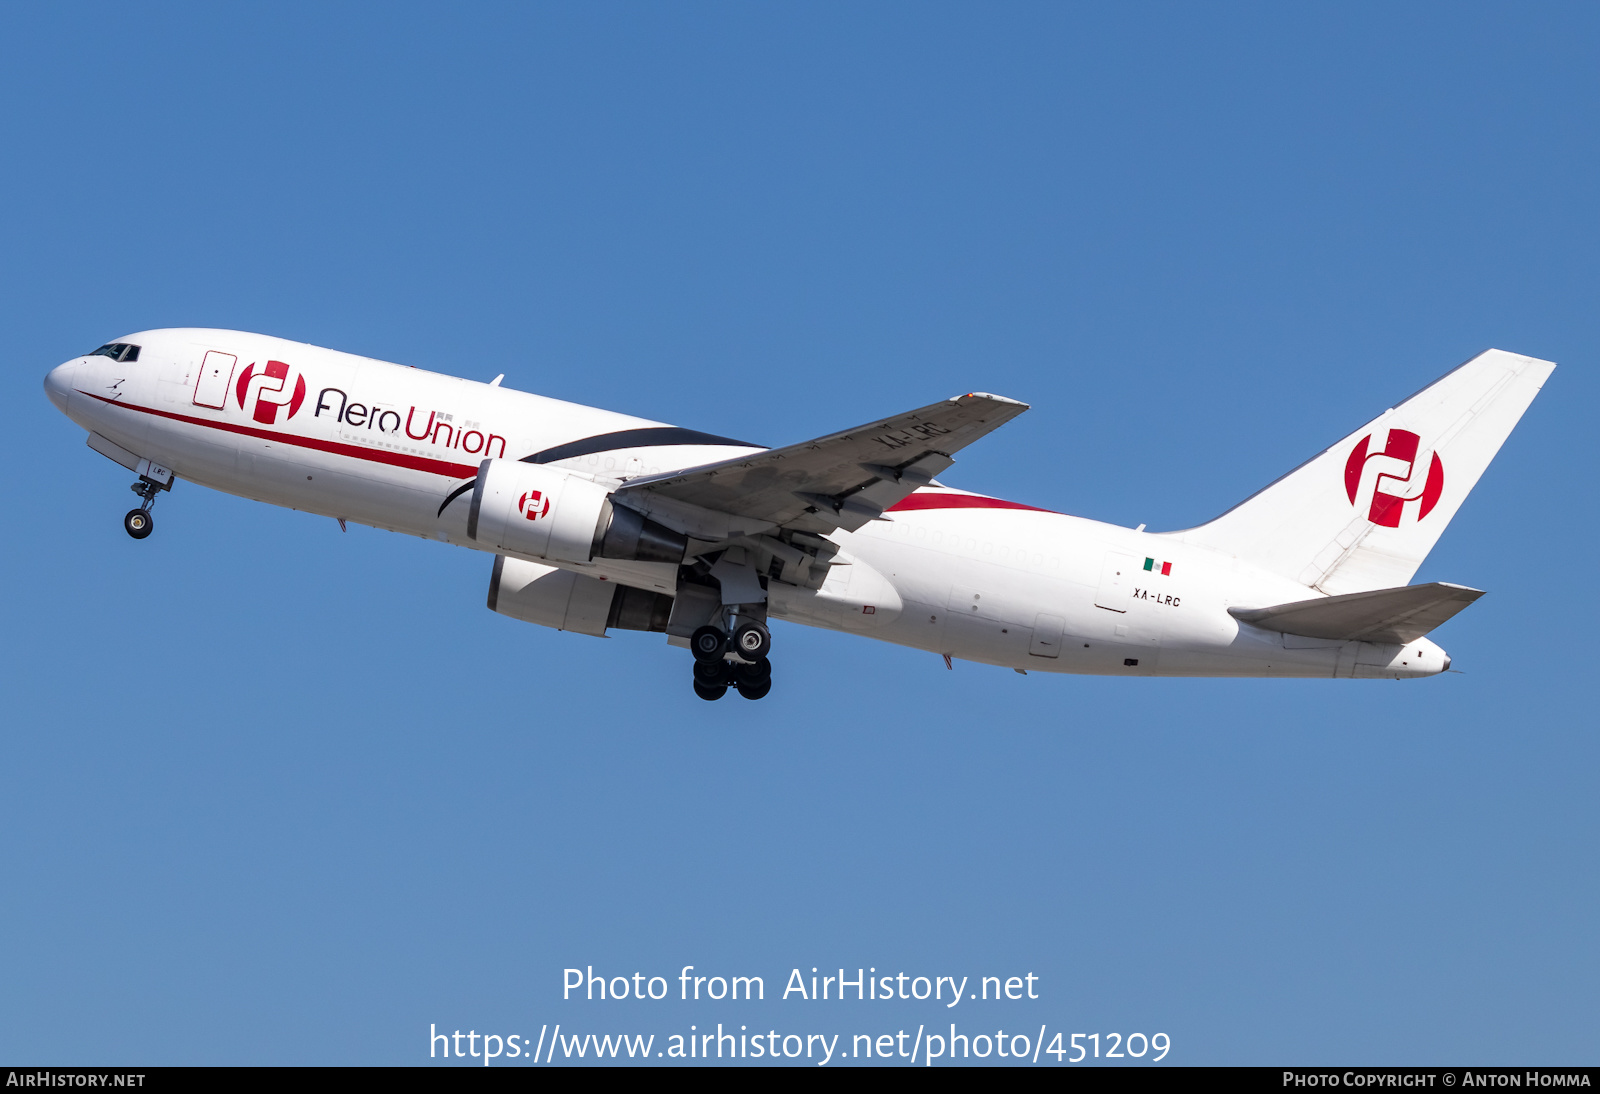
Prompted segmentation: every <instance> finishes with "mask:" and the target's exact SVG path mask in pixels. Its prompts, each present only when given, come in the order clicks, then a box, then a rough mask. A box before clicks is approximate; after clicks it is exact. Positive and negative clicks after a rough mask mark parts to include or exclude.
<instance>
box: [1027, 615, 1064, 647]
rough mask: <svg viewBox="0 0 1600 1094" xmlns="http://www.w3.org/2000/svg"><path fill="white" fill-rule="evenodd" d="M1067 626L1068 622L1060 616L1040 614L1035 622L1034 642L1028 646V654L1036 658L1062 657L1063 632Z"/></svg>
mask: <svg viewBox="0 0 1600 1094" xmlns="http://www.w3.org/2000/svg"><path fill="white" fill-rule="evenodd" d="M1066 626H1067V621H1066V620H1065V619H1062V618H1061V617H1060V616H1059V615H1050V614H1049V613H1047V612H1040V613H1039V615H1038V618H1036V619H1035V620H1034V621H1033V641H1032V642H1030V643H1029V644H1028V652H1029V653H1031V654H1032V655H1033V656H1035V657H1060V656H1061V632H1062V631H1063V630H1065V629H1066Z"/></svg>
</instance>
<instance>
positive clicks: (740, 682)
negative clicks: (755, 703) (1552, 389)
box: [732, 657, 772, 699]
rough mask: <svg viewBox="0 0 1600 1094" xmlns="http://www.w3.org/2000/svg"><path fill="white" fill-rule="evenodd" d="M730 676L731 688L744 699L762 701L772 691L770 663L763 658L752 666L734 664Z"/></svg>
mask: <svg viewBox="0 0 1600 1094" xmlns="http://www.w3.org/2000/svg"><path fill="white" fill-rule="evenodd" d="M732 676H733V686H734V687H736V688H738V689H739V694H740V695H742V696H744V697H745V698H746V699H764V698H766V695H767V692H769V691H771V690H772V662H771V661H768V660H767V659H766V658H765V657H763V658H762V659H761V660H759V661H757V662H756V663H755V664H753V665H743V664H738V663H735V664H734V666H733V673H732Z"/></svg>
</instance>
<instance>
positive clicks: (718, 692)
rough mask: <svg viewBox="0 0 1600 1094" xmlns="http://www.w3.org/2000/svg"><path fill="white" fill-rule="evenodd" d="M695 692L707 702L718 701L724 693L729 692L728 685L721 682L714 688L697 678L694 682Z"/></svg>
mask: <svg viewBox="0 0 1600 1094" xmlns="http://www.w3.org/2000/svg"><path fill="white" fill-rule="evenodd" d="M694 693H695V694H696V695H698V696H700V698H702V699H704V700H705V701H706V702H708V703H712V702H716V701H717V700H718V699H720V698H722V697H723V696H724V695H726V694H728V689H727V688H726V687H723V686H722V685H720V684H719V685H717V686H716V687H714V688H713V687H707V686H706V685H704V684H702V683H701V682H700V681H698V680H696V681H695V682H694ZM741 694H742V693H741Z"/></svg>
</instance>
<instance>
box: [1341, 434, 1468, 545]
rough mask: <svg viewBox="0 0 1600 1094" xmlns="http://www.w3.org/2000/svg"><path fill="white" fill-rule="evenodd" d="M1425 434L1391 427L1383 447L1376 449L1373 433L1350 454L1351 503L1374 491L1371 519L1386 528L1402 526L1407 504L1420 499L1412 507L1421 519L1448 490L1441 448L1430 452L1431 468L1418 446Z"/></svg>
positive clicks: (1348, 487) (1348, 486)
mask: <svg viewBox="0 0 1600 1094" xmlns="http://www.w3.org/2000/svg"><path fill="white" fill-rule="evenodd" d="M1421 445H1422V438H1421V437H1419V436H1417V435H1416V434H1415V433H1413V432H1411V431H1410V430H1408V429H1391V430H1389V438H1388V440H1387V441H1386V442H1385V444H1384V446H1383V449H1382V451H1372V450H1371V446H1372V434H1370V433H1369V434H1367V435H1366V436H1365V437H1362V438H1361V440H1359V441H1357V442H1356V446H1355V447H1354V448H1352V449H1351V450H1350V458H1349V459H1348V460H1346V461H1345V464H1344V490H1345V493H1347V494H1349V495H1350V504H1351V505H1356V504H1358V501H1357V499H1359V498H1361V497H1363V496H1365V495H1366V494H1367V493H1369V492H1370V494H1371V497H1372V502H1371V504H1370V506H1369V507H1368V509H1367V519H1368V520H1370V521H1371V522H1372V523H1373V524H1381V525H1383V526H1384V527H1385V528H1398V527H1400V518H1401V517H1402V516H1403V515H1404V514H1405V512H1406V506H1408V505H1410V504H1411V503H1412V502H1416V503H1418V504H1417V505H1416V506H1415V508H1414V509H1413V510H1412V511H1413V512H1414V513H1415V514H1416V515H1415V516H1414V517H1413V518H1412V520H1413V521H1419V520H1421V519H1422V518H1423V517H1425V516H1427V515H1428V514H1429V513H1431V512H1433V507H1434V506H1435V505H1438V504H1439V495H1441V494H1443V493H1444V463H1443V461H1441V460H1440V459H1439V454H1438V453H1437V452H1433V453H1429V455H1430V456H1431V457H1432V458H1431V459H1429V460H1428V461H1427V470H1426V472H1424V471H1423V469H1422V468H1420V467H1419V466H1418V464H1419V463H1420V462H1421V461H1420V460H1419V459H1418V457H1417V450H1418V449H1419V448H1420V447H1421Z"/></svg>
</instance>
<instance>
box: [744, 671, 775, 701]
mask: <svg viewBox="0 0 1600 1094" xmlns="http://www.w3.org/2000/svg"><path fill="white" fill-rule="evenodd" d="M771 690H772V677H770V676H769V677H767V678H766V679H765V680H763V681H761V682H760V683H759V684H740V685H739V694H740V695H742V696H744V697H745V698H746V699H765V698H766V697H767V692H769V691H771Z"/></svg>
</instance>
